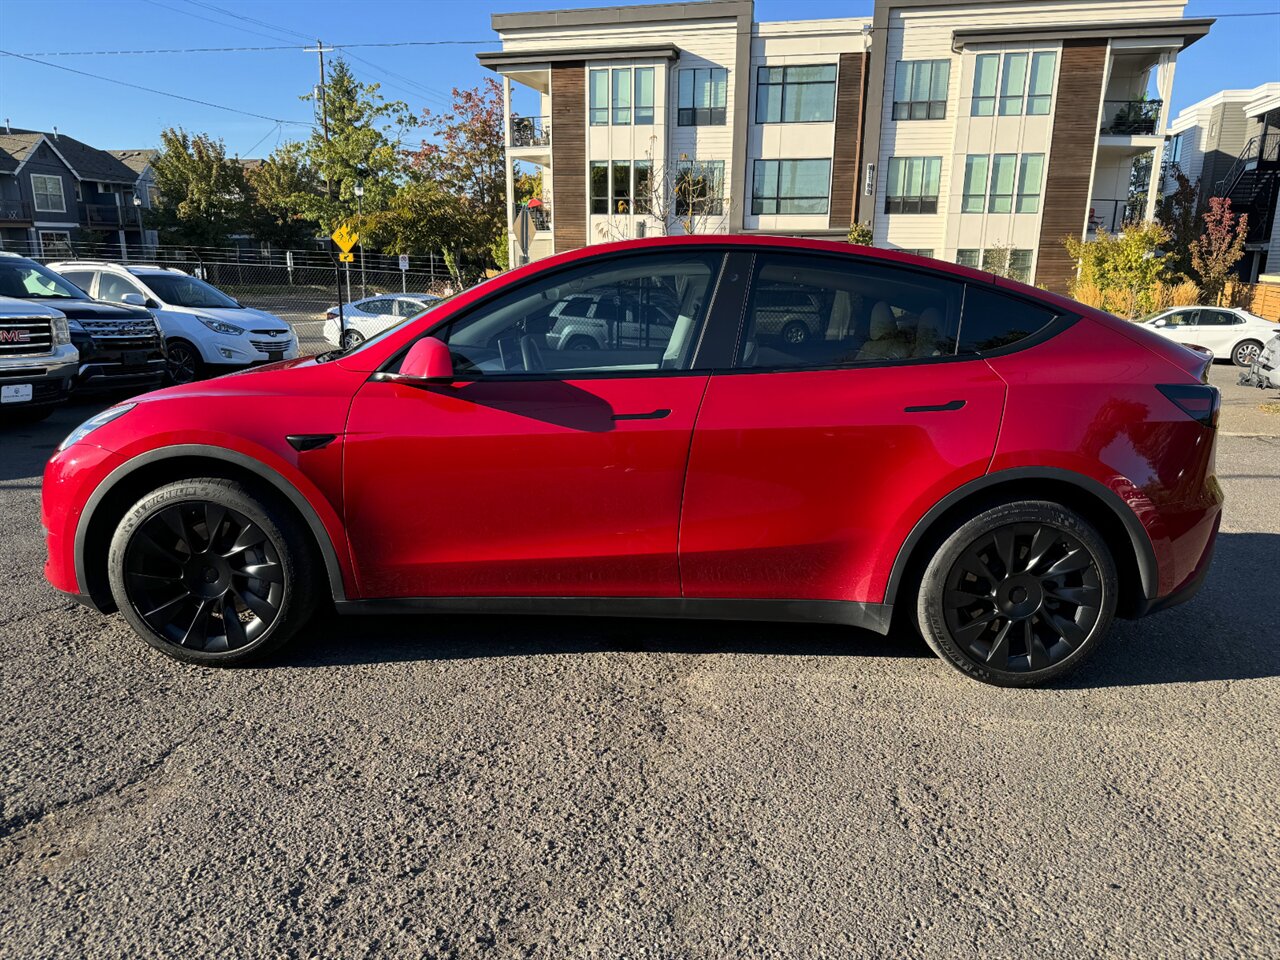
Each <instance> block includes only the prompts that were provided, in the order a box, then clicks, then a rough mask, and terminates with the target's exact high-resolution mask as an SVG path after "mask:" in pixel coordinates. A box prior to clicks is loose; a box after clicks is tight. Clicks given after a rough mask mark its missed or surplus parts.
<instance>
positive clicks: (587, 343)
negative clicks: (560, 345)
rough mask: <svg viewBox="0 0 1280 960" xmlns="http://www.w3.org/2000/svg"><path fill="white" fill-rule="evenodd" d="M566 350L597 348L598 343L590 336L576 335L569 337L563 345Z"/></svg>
mask: <svg viewBox="0 0 1280 960" xmlns="http://www.w3.org/2000/svg"><path fill="white" fill-rule="evenodd" d="M564 348H565V349H566V350H598V349H600V345H599V344H597V343H596V342H595V341H594V340H592V339H591V338H590V337H584V336H577V337H570V338H569V342H568V343H566V344H565V345H564Z"/></svg>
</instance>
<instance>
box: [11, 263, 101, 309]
mask: <svg viewBox="0 0 1280 960" xmlns="http://www.w3.org/2000/svg"><path fill="white" fill-rule="evenodd" d="M0 297H16V298H17V299H19V300H36V299H39V300H88V299H89V295H88V294H87V293H85V292H84V291H83V290H81V289H80V288H79V287H77V286H76V285H75V284H74V283H72V282H71V281H70V280H67V279H66V278H65V277H60V276H58V275H57V274H56V273H54V272H53V271H52V270H50V269H49V268H48V267H44V266H41V265H40V264H38V263H36V262H35V261H34V260H9V259H8V258H7V257H6V258H0Z"/></svg>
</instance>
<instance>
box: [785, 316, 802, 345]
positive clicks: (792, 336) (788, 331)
mask: <svg viewBox="0 0 1280 960" xmlns="http://www.w3.org/2000/svg"><path fill="white" fill-rule="evenodd" d="M782 339H783V342H785V343H790V344H793V345H794V344H800V343H804V342H805V341H806V340H808V339H809V328H808V326H806V325H805V324H804V323H801V322H800V321H799V320H792V321H791V322H790V323H788V324H787V325H786V326H785V327H783V328H782Z"/></svg>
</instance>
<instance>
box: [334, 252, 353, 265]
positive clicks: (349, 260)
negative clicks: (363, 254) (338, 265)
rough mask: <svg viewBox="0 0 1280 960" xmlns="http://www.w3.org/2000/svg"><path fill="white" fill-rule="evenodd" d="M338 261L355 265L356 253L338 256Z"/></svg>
mask: <svg viewBox="0 0 1280 960" xmlns="http://www.w3.org/2000/svg"><path fill="white" fill-rule="evenodd" d="M338 259H339V260H341V261H342V262H343V263H355V262H356V255H355V254H354V253H340V254H338Z"/></svg>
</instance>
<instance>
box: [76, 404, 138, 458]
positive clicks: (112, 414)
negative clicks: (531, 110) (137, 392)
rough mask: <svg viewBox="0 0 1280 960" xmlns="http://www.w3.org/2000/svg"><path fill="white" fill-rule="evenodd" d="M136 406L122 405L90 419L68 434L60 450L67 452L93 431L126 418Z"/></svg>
mask: <svg viewBox="0 0 1280 960" xmlns="http://www.w3.org/2000/svg"><path fill="white" fill-rule="evenodd" d="M136 406H137V404H136V403H122V404H120V405H119V406H118V407H111V408H109V409H107V410H103V411H102V412H101V413H99V414H97V415H96V416H92V417H90V418H89V419H88V420H86V421H85V422H84V423H82V424H80V426H78V427H76V428H75V429H74V430H72V431H71V432H70V433H69V434H67V439H65V440H63V441H62V442H61V443H60V444H58V449H59V450H65V449H67V447H69V446H71V445H72V444H73V443H79V442H80V441H81V440H83V439H84V438H85V437H87V436H88V435H89V434H91V433H93V431H95V430H97V429H98V428H99V427H100V426H102V425H103V424H105V423H110V422H111V421H112V420H114V419H115V418H116V417H122V416H124V415H125V414H126V413H128V412H129V411H130V410H132V409H133V408H134V407H136Z"/></svg>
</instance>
